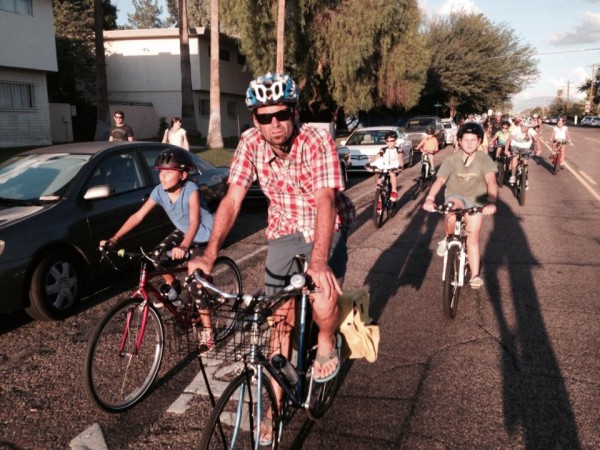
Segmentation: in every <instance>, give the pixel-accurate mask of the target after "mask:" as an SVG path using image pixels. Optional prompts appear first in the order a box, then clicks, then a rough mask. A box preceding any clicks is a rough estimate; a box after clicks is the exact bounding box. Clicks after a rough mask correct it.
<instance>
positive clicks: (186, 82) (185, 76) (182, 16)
mask: <svg viewBox="0 0 600 450" xmlns="http://www.w3.org/2000/svg"><path fill="white" fill-rule="evenodd" d="M178 7H179V11H178V14H179V18H178V20H179V53H180V67H181V125H182V127H183V128H184V129H185V130H186V131H187V133H188V135H189V136H198V135H199V132H198V126H197V125H196V116H195V115H194V92H193V90H192V67H191V65H190V33H189V28H188V20H187V0H178Z"/></svg>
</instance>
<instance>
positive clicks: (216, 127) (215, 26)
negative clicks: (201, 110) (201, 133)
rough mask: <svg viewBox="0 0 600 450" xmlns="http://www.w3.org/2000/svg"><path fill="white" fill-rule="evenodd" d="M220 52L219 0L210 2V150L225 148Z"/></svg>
mask: <svg viewBox="0 0 600 450" xmlns="http://www.w3.org/2000/svg"><path fill="white" fill-rule="evenodd" d="M219 52H220V45H219V0H210V116H209V118H208V136H207V137H206V145H207V146H208V148H221V147H223V134H222V131H221V83H220V77H219Z"/></svg>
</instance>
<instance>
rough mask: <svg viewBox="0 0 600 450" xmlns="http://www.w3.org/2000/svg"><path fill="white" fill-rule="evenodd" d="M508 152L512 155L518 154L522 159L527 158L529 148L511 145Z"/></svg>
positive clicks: (529, 151)
mask: <svg viewBox="0 0 600 450" xmlns="http://www.w3.org/2000/svg"><path fill="white" fill-rule="evenodd" d="M510 153H511V154H513V155H519V156H520V157H521V158H523V160H528V159H529V157H530V156H531V148H519V147H515V146H513V145H511V146H510Z"/></svg>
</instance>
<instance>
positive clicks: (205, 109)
mask: <svg viewBox="0 0 600 450" xmlns="http://www.w3.org/2000/svg"><path fill="white" fill-rule="evenodd" d="M200 115H201V116H205V117H208V116H209V115H210V100H206V99H204V98H201V99H200Z"/></svg>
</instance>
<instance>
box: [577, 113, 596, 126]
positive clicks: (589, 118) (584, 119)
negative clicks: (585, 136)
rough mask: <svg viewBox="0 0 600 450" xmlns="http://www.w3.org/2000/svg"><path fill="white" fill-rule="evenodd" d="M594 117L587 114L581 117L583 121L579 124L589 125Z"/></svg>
mask: <svg viewBox="0 0 600 450" xmlns="http://www.w3.org/2000/svg"><path fill="white" fill-rule="evenodd" d="M593 118H594V117H593V116H585V117H584V118H582V119H581V122H579V126H581V127H588V126H589V125H590V122H591V121H592V119H593Z"/></svg>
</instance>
